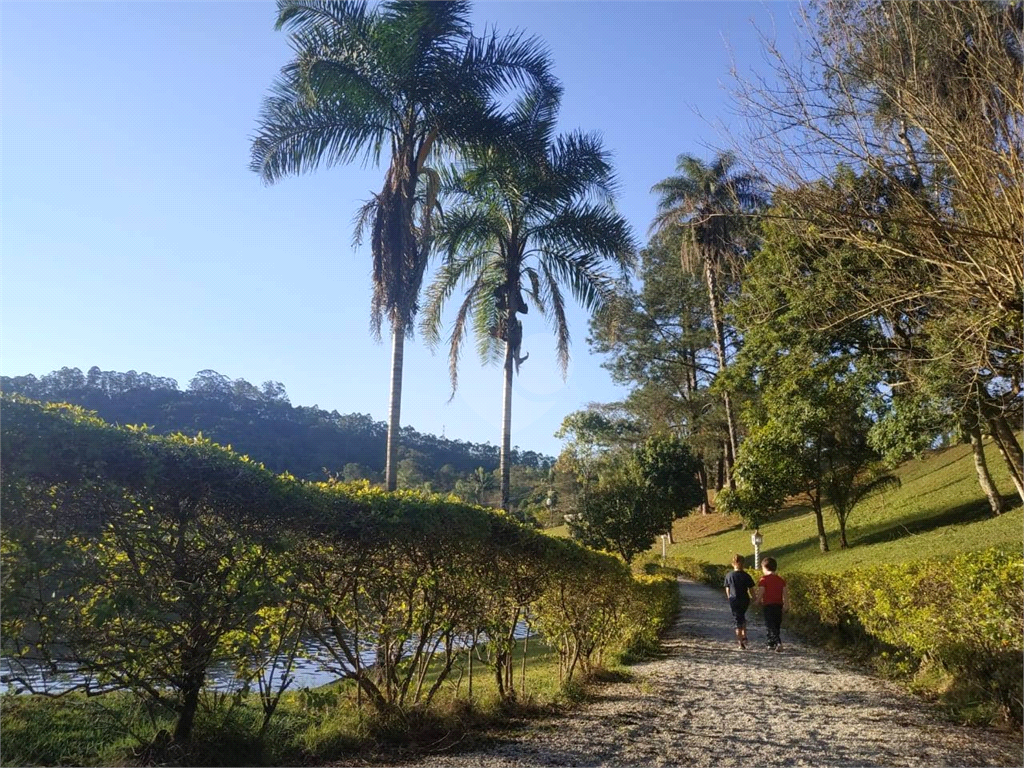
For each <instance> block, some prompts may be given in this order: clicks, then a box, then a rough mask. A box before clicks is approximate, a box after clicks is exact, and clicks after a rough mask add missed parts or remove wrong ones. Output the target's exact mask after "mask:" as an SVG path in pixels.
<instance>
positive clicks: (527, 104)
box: [423, 91, 634, 511]
mask: <svg viewBox="0 0 1024 768" xmlns="http://www.w3.org/2000/svg"><path fill="white" fill-rule="evenodd" d="M559 99H560V94H559V93H553V92H551V91H545V92H540V91H532V92H530V93H529V94H527V95H526V96H524V97H523V98H522V99H520V100H519V101H518V102H517V104H516V106H515V108H514V109H513V111H512V114H511V116H510V135H511V136H513V137H514V138H515V146H517V147H518V148H519V149H518V151H515V152H513V151H508V150H502V149H500V148H495V147H490V148H482V149H479V150H476V151H471V152H469V153H467V156H466V160H465V162H463V163H461V164H460V165H459V166H458V167H456V168H450V169H448V174H447V177H446V180H445V183H444V184H443V186H442V190H443V196H444V199H445V201H446V206H447V210H446V212H445V214H444V215H443V216H442V217H441V218H440V220H439V221H438V224H437V229H436V231H435V243H436V245H437V247H438V250H440V251H441V252H442V253H443V254H444V262H443V264H442V266H441V268H440V270H439V272H438V275H437V277H436V279H435V281H434V283H433V284H432V285H431V286H430V288H429V289H428V291H427V305H426V309H425V314H424V318H423V328H424V336H425V337H426V339H427V341H428V343H429V344H430V345H431V346H436V345H437V343H438V342H439V340H440V328H441V323H442V312H443V310H444V307H445V305H446V303H447V301H448V300H449V299H450V298H451V296H452V294H453V293H454V292H455V290H456V288H458V287H459V286H460V285H465V286H466V293H465V296H464V298H463V300H462V303H461V305H460V306H459V308H458V311H457V312H456V315H455V319H454V325H453V328H452V331H451V336H450V350H449V370H450V373H451V380H452V394H453V396H454V392H455V389H456V387H457V385H458V363H459V355H460V353H461V350H462V344H463V341H464V339H465V336H466V333H467V330H468V325H469V324H470V323H471V324H472V325H473V327H474V330H475V333H476V338H477V346H478V350H479V352H480V354H481V356H482V357H483V358H484V359H485V360H496V359H497V358H498V357H499V356H501V355H503V358H504V366H503V370H504V392H503V410H502V416H503V418H502V433H501V458H500V468H501V507H502V509H504V510H506V511H508V508H509V474H510V451H511V433H512V377H513V370H515V371H518V369H519V366H520V364H522V363H523V361H525V360H526V358H527V356H528V355H524V354H522V350H521V344H522V337H523V325H522V322H521V321H520V320H519V317H518V316H519V315H522V314H526V313H527V312H528V311H529V304H528V303H527V297H528V298H529V300H530V303H532V304H533V306H534V307H536V309H537V310H538V312H540V314H541V315H543V316H545V317H546V318H547V319H548V320H549V322H550V324H551V326H552V328H553V330H554V332H555V337H556V350H557V355H558V362H559V366H560V368H561V371H562V376H563V377H564V376H565V375H566V373H567V369H568V364H569V341H570V335H569V325H568V321H567V319H566V314H565V297H564V295H563V289H565V288H567V289H568V292H569V293H570V294H571V295H572V296H573V297H574V298H575V299H576V300H577V301H578V302H579V303H580V304H581V305H582V306H583V307H584V308H585V309H588V310H596V309H597V308H599V307H600V306H602V304H603V303H604V302H605V301H606V300H607V299H608V298H609V297H610V296H611V294H612V291H613V288H614V285H615V278H616V275H615V274H614V272H615V271H618V272H619V273H620V274H621V273H622V272H624V271H625V270H627V269H628V268H629V266H630V265H631V262H632V257H633V252H634V243H633V238H632V236H631V234H630V231H629V226H628V225H627V223H626V221H625V219H623V218H622V216H620V215H619V214H617V213H616V212H615V210H614V209H613V207H612V198H613V193H614V174H613V172H612V168H611V165H610V162H609V156H608V154H607V152H605V151H604V149H603V148H602V146H601V141H600V139H599V138H598V137H596V136H594V135H591V134H585V133H581V132H574V133H570V134H567V135H562V136H558V137H555V136H554V129H555V121H556V118H557V116H558V105H559ZM609 267H614V268H617V269H616V270H612V271H609V269H608V268H609Z"/></svg>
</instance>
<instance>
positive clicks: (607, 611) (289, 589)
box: [0, 396, 672, 760]
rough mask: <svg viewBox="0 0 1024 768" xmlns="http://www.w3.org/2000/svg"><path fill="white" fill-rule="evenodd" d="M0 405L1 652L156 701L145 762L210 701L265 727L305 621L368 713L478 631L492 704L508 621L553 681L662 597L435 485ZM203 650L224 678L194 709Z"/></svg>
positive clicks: (505, 655) (657, 622)
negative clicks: (315, 478) (524, 630)
mask: <svg viewBox="0 0 1024 768" xmlns="http://www.w3.org/2000/svg"><path fill="white" fill-rule="evenodd" d="M3 404H4V430H3V432H2V433H0V441H2V446H0V448H2V450H0V469H2V486H0V490H2V495H3V507H4V528H3V531H2V538H0V554H2V557H3V571H2V572H3V580H2V582H0V598H2V600H3V605H4V612H3V616H2V621H3V627H2V628H3V634H4V642H5V651H6V652H7V653H9V654H10V655H11V656H12V657H15V658H17V657H19V656H33V655H39V654H43V655H44V658H47V660H49V661H52V662H54V663H56V662H59V661H62V660H67V659H68V658H70V659H71V660H73V661H74V662H75V664H76V666H77V670H78V672H79V673H80V674H82V675H84V678H83V682H82V683H81V685H80V687H83V688H85V689H86V690H87V692H88V693H92V694H95V693H100V692H102V691H104V690H107V691H110V690H118V689H120V690H123V691H130V692H131V693H133V694H134V695H135V697H136V700H137V701H141V702H146V704H147V706H149V707H151V708H154V710H155V711H159V712H160V714H161V716H162V717H164V718H167V719H168V720H170V722H168V723H166V725H167V726H168V727H167V728H164V729H161V730H160V732H159V733H157V734H156V735H155V736H152V734H148V735H147V736H145V737H144V738H146V739H148V738H150V737H151V736H152V743H151V744H149V745H144V749H146V750H148V751H147V752H146V755H147V757H146V759H147V760H148V759H152V760H163V759H165V758H169V757H173V754H178V753H181V754H185V752H183V751H182V750H183V748H184V747H186V746H188V744H189V742H193V743H192V745H191V747H190V748H193V749H201V748H202V745H201V744H198V743H196V742H197V740H198V741H203V742H204V743H205V742H206V741H209V739H210V734H211V733H215V732H218V730H223V729H224V728H225V727H226V726H224V725H223V724H224V723H227V722H228V719H227V718H228V716H229V715H231V717H232V718H233V719H232V722H233V723H234V725H232V728H233V729H235V730H233V731H232V734H233V735H232V736H231V738H232V739H236V740H238V739H240V740H241V741H239V743H240V744H241V743H242V742H245V743H249V742H248V741H246V739H254V741H253V743H254V744H260V743H263V744H267V743H269V742H270V741H271V740H272V739H271V734H272V733H273V732H274V730H275V729H274V728H273V727H272V726H271V718H272V717H273V716H274V714H275V712H276V711H277V710H278V704H279V703H280V702H281V701H282V700H283V699H282V697H284V695H285V691H286V689H287V688H288V687H289V685H290V683H291V679H290V670H291V668H292V663H293V661H294V659H295V657H296V655H297V654H299V653H302V652H303V650H302V646H301V643H300V642H299V640H300V638H301V637H303V636H306V635H309V634H312V635H314V636H316V637H318V638H319V640H320V646H321V648H323V649H326V651H327V652H328V655H329V658H327V659H326V660H324V661H323V662H322V664H323V666H324V667H325V668H326V669H327V670H328V671H331V672H334V673H335V674H336V675H337V676H338V677H339V678H347V679H349V680H351V681H354V683H355V686H357V687H358V688H359V689H360V690H361V691H362V693H363V694H365V696H364V698H365V699H366V701H368V702H369V703H370V704H371V705H372V706H373V707H374V709H375V710H376V714H377V716H378V717H380V718H382V720H388V721H389V722H390V721H393V722H409V721H410V720H409V718H410V717H413V718H415V717H419V716H421V715H422V714H423V713H424V712H425V710H426V709H427V708H428V707H429V706H430V705H431V702H432V701H433V700H434V698H435V694H436V693H438V692H439V691H440V690H441V688H442V685H443V684H444V683H445V681H446V679H447V678H448V676H449V674H450V673H451V672H452V670H453V669H454V668H455V667H456V660H457V658H460V657H463V658H466V660H467V661H469V660H470V658H471V657H472V655H473V653H474V650H473V649H474V648H475V647H476V639H477V638H478V637H480V636H481V635H483V636H485V637H486V640H487V647H486V652H487V662H488V664H489V666H490V667H491V671H492V672H493V674H494V678H495V681H496V683H497V689H498V693H499V696H500V697H501V699H502V700H512V699H514V698H515V686H514V679H515V676H514V675H513V654H514V651H515V648H516V641H515V635H516V632H517V625H518V623H519V621H520V620H521V619H523V618H526V619H527V620H528V621H529V622H533V621H536V624H537V626H539V627H540V628H541V629H542V630H543V632H544V633H545V635H546V637H547V639H548V641H549V643H550V644H551V645H552V647H554V648H555V649H556V650H557V651H558V653H559V655H560V658H561V660H562V664H561V670H562V673H563V674H562V679H563V681H564V682H569V681H571V679H572V674H573V671H574V670H575V669H576V668H577V666H579V667H580V668H581V669H582V670H583V671H584V672H590V671H591V670H593V669H595V668H597V667H599V666H600V665H601V663H602V659H603V657H604V653H605V652H606V651H615V650H623V649H627V648H631V647H632V648H639V647H642V646H644V645H645V644H646V645H648V646H649V645H650V644H651V643H653V642H654V641H655V638H656V632H657V631H658V629H659V628H660V627H661V626H663V624H664V621H665V617H666V616H667V615H668V614H670V613H671V599H672V598H671V595H670V594H669V593H668V591H667V588H666V586H665V585H664V584H661V585H659V584H658V583H656V582H652V583H650V584H637V583H636V582H634V580H633V578H632V576H631V574H630V572H629V570H628V569H627V568H626V567H625V566H624V565H623V564H622V563H621V562H619V561H618V560H617V559H616V558H614V557H612V556H609V555H605V554H599V553H596V552H593V551H590V550H586V549H584V548H583V547H580V546H579V545H577V544H575V543H573V542H570V541H566V540H557V539H552V538H550V537H547V536H544V535H543V534H540V533H537V532H536V531H533V530H531V529H529V528H527V527H525V526H523V525H521V524H520V523H518V522H516V521H515V520H513V519H511V518H509V517H508V516H505V515H503V514H501V513H498V512H495V511H494V510H487V509H483V508H481V507H476V506H472V505H468V504H464V503H462V502H460V501H458V500H457V499H455V498H454V497H443V496H438V495H428V494H424V493H420V492H411V491H402V492H398V493H388V492H385V491H382V490H380V489H375V488H371V487H370V486H369V485H368V484H366V483H352V484H346V483H338V482H327V483H308V482H301V481H298V480H296V479H295V478H293V477H291V476H288V475H274V474H272V473H270V472H268V471H267V470H266V469H265V468H264V467H263V466H262V465H260V464H257V463H255V462H253V461H251V460H249V459H247V458H246V457H240V456H237V455H236V454H234V453H233V452H232V451H231V450H230V449H226V448H222V447H221V446H218V445H215V444H214V443H212V442H210V441H208V440H205V439H203V438H201V437H199V438H189V437H184V436H180V435H172V436H169V437H161V436H155V435H151V434H148V433H147V432H146V430H144V429H135V428H119V427H113V426H110V425H107V424H105V423H103V422H102V421H100V420H99V419H97V418H95V417H94V416H93V415H91V414H89V413H87V412H85V411H82V410H81V409H77V408H73V407H69V406H60V405H56V406H55V405H47V406H42V405H40V404H38V403H32V402H31V401H27V400H24V399H23V398H18V397H13V398H12V397H7V396H5V397H4V398H3ZM652 610H653V611H654V613H653V614H652V613H651V611H652ZM51 651H53V652H55V653H60V654H62V657H61V658H58V657H57V656H56V655H54V656H53V658H52V659H50V658H49V657H48V656H47V654H49V653H51ZM368 655H369V656H372V658H373V659H374V662H373V663H365V662H364V661H362V659H363V658H364V657H366V656H368ZM525 657H526V654H525V648H524V653H523V666H522V670H523V672H522V676H521V678H520V679H525ZM223 662H230V663H231V664H232V666H233V668H234V670H235V675H236V679H237V680H238V690H237V691H234V692H233V693H232V694H231V695H220V696H218V697H215V699H216V703H215V706H201V705H203V704H204V701H205V698H208V697H207V693H208V692H209V690H208V689H209V686H208V684H207V676H208V672H209V670H210V669H211V667H212V666H213V665H214V664H217V663H223ZM271 670H273V673H274V674H273V677H272V678H268V673H269V672H270V671H271ZM472 670H473V667H472V664H471V663H470V664H469V681H468V683H469V685H468V686H467V689H468V690H469V691H471V690H472V674H473V673H472ZM16 682H18V683H19V684H21V685H24V686H30V685H31V682H30V680H29V678H28V677H25V676H22V677H21V679H20V680H18V681H16ZM250 692H251V693H252V695H251V696H249V695H247V694H249V693H250ZM470 695H471V694H470ZM240 706H241V707H242V709H245V711H246V712H247V713H248V714H247V715H246V718H244V719H241V720H240V719H239V717H238V713H239V712H240V711H241V709H238V707H240ZM5 720H6V713H5ZM240 723H244V724H243V725H239V724H240ZM222 726H223V727H222ZM238 728H241V730H240V731H239V730H238ZM236 731H237V732H236ZM247 734H248V735H247ZM200 737H201V738H200ZM225 738H227V732H226V731H225ZM213 741H214V742H215V741H216V737H215V736H214V737H213ZM239 749H240V748H239ZM186 751H187V750H186ZM236 752H237V750H236ZM189 754H191V752H189ZM239 754H240V753H239ZM246 759H248V758H246Z"/></svg>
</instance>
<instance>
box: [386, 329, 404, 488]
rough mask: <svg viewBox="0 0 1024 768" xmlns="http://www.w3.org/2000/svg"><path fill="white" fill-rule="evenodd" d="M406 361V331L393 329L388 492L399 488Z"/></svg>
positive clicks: (387, 463) (387, 474)
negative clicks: (400, 433)
mask: <svg viewBox="0 0 1024 768" xmlns="http://www.w3.org/2000/svg"><path fill="white" fill-rule="evenodd" d="M404 360H405V330H404V329H401V328H392V332H391V407H390V409H389V410H388V455H387V461H386V463H385V467H384V484H385V487H386V488H387V490H389V491H393V490H395V488H397V487H398V462H397V461H396V459H397V457H398V433H399V430H400V429H401V415H402V364H403V362H404Z"/></svg>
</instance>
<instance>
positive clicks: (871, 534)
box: [850, 496, 1022, 546]
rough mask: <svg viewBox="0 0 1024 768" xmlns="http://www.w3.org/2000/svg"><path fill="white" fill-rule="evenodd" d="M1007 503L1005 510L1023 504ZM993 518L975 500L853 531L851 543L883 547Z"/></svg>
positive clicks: (1016, 498) (985, 506) (1012, 500)
mask: <svg viewBox="0 0 1024 768" xmlns="http://www.w3.org/2000/svg"><path fill="white" fill-rule="evenodd" d="M1004 501H1005V502H1006V511H1009V510H1011V509H1016V508H1017V507H1019V506H1021V503H1022V502H1021V499H1020V497H1019V496H1014V497H1007V498H1005V499H1004ZM991 518H992V510H991V509H989V506H988V502H987V501H985V500H980V501H972V502H969V503H967V504H960V505H958V506H955V507H950V508H947V509H943V510H941V511H939V512H936V513H935V514H931V515H926V516H925V517H920V518H916V519H913V520H908V521H906V522H902V523H901V522H899V521H897V520H889V521H886V522H884V523H880V524H876V525H872V526H870V527H868V528H866V529H861V530H858V531H856V533H854V532H853V531H851V534H853V535H851V536H850V543H851V545H854V546H858V545H859V546H867V545H869V544H880V543H882V542H886V541H895V540H896V539H902V538H903V537H904V536H913V535H916V534H919V533H927V532H928V531H934V530H935V529H936V528H945V527H946V526H950V525H966V524H968V523H976V522H979V521H981V520H989V519H991Z"/></svg>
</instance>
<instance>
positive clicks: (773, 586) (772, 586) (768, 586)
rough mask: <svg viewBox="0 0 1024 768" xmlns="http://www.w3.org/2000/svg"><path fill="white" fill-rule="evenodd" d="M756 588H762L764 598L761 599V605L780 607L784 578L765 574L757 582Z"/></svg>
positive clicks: (784, 583)
mask: <svg viewBox="0 0 1024 768" xmlns="http://www.w3.org/2000/svg"><path fill="white" fill-rule="evenodd" d="M757 586H759V587H764V597H763V598H761V603H762V604H763V605H782V590H783V588H784V587H785V586H786V580H785V579H784V578H782V577H781V576H777V575H776V574H774V573H767V574H765V575H764V576H762V577H761V580H760V581H759V582H757Z"/></svg>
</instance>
